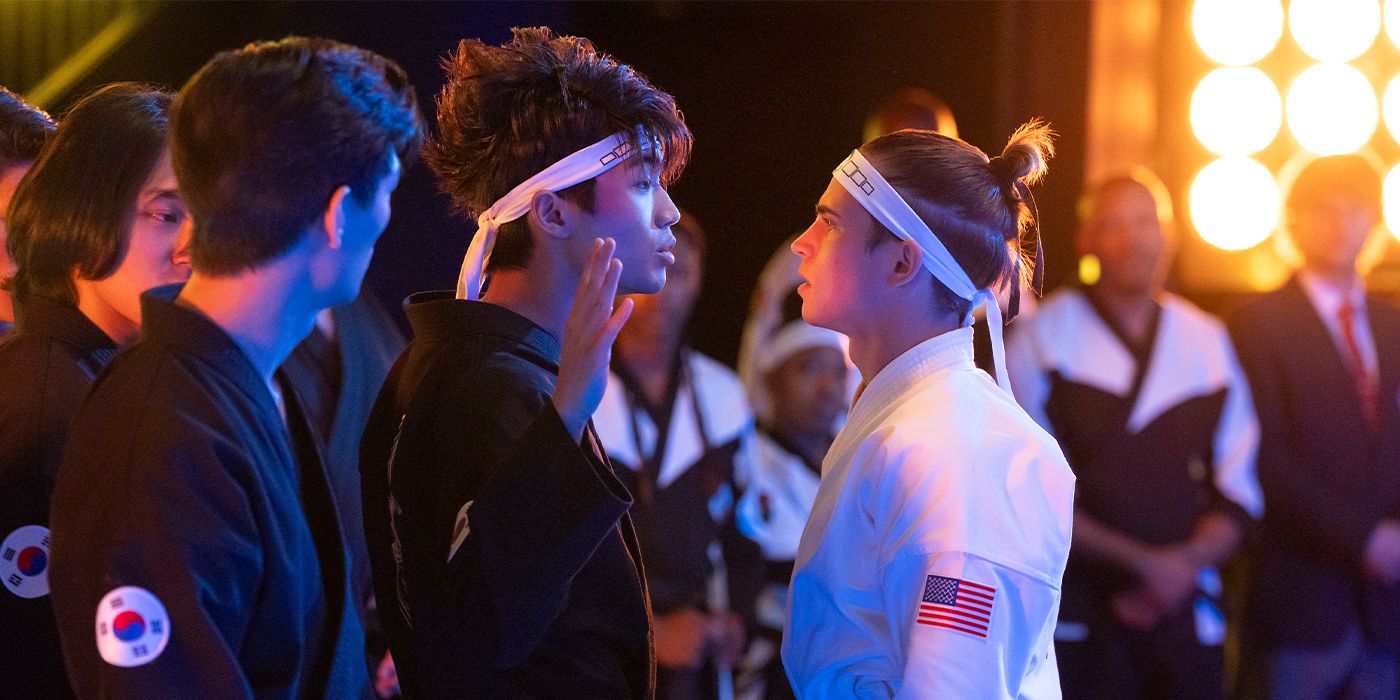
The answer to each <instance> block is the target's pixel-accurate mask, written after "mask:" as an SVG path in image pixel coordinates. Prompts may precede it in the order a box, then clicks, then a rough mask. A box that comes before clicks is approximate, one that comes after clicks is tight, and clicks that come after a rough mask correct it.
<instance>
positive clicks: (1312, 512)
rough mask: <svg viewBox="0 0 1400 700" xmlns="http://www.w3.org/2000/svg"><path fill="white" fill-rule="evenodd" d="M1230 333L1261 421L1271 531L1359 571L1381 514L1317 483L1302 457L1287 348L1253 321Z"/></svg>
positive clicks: (1262, 477)
mask: <svg viewBox="0 0 1400 700" xmlns="http://www.w3.org/2000/svg"><path fill="white" fill-rule="evenodd" d="M1256 311H1257V310H1256ZM1230 332H1231V335H1232V336H1233V338H1234V342H1235V348H1236V351H1237V352H1238V353H1239V358H1240V364H1241V365H1242V366H1243V367H1244V370H1245V374H1246V375H1247V377H1248V378H1249V385H1250V389H1251V391H1252V393H1253V395H1254V409H1255V411H1256V412H1257V413H1258V416H1259V432H1260V440H1259V456H1258V460H1257V462H1256V470H1257V472H1258V476H1259V485H1260V487H1261V488H1262V489H1263V492H1264V512H1265V513H1266V515H1267V517H1268V520H1269V522H1270V523H1271V526H1273V527H1276V528H1277V530H1278V532H1279V533H1280V534H1283V535H1285V536H1287V537H1288V538H1290V539H1291V540H1292V541H1293V542H1294V543H1295V544H1297V545H1298V546H1299V547H1301V548H1303V549H1305V550H1307V551H1310V552H1312V553H1313V554H1314V555H1315V556H1319V557H1321V558H1325V559H1333V560H1339V561H1343V562H1347V563H1350V564H1356V565H1359V563H1360V562H1361V560H1362V558H1363V557H1364V555H1365V550H1366V542H1367V540H1368V539H1369V537H1370V535H1371V531H1372V530H1374V529H1375V526H1376V524H1377V523H1378V522H1379V521H1380V519H1381V517H1382V515H1383V514H1381V513H1369V512H1365V509H1364V507H1363V506H1362V504H1358V503H1356V502H1354V499H1352V498H1348V493H1347V491H1346V489H1338V488H1334V487H1330V486H1329V485H1328V484H1325V483H1319V480H1318V479H1317V478H1316V476H1315V475H1314V473H1313V472H1314V470H1313V469H1310V468H1309V466H1310V465H1308V464H1307V463H1306V462H1305V461H1304V459H1303V456H1302V455H1301V454H1299V450H1298V448H1297V440H1298V428H1297V426H1296V425H1295V422H1296V418H1295V417H1294V416H1293V413H1294V409H1293V407H1292V406H1291V405H1290V404H1291V402H1290V398H1289V392H1288V391H1287V388H1286V381H1287V374H1286V367H1285V363H1284V358H1283V357H1282V356H1281V355H1280V353H1283V352H1289V350H1288V348H1287V346H1286V344H1283V343H1275V342H1273V337H1272V334H1271V333H1270V332H1269V329H1268V328H1265V327H1263V325H1262V324H1260V323H1258V322H1257V320H1256V319H1255V318H1253V317H1252V316H1250V315H1245V314H1241V315H1239V316H1237V317H1236V318H1234V319H1232V321H1231V323H1230Z"/></svg>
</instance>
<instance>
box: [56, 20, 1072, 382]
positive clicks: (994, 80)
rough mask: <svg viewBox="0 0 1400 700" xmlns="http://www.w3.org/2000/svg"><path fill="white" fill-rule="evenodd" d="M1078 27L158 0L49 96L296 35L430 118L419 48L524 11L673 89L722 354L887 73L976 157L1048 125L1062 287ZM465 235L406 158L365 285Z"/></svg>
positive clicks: (162, 77) (405, 284)
mask: <svg viewBox="0 0 1400 700" xmlns="http://www.w3.org/2000/svg"><path fill="white" fill-rule="evenodd" d="M1088 23H1089V5H1088V3H1000V2H938V3H904V2H901V3H873V2H860V3H813V2H802V3H719V2H694V1H680V0H676V1H670V2H640V3H547V4H546V3H458V2H453V3H446V2H432V3H409V2H381V3H368V2H359V3H325V2H317V3H286V2H277V3H253V2H236V3H170V4H167V5H164V6H162V7H161V9H160V10H159V12H158V13H157V15H156V16H155V18H154V19H153V20H152V21H151V22H150V23H149V24H148V25H147V26H146V27H145V28H144V29H143V30H142V31H141V32H140V33H139V34H138V35H137V36H136V37H135V38H133V39H132V40H131V41H129V42H127V43H126V44H125V45H124V46H123V47H122V48H121V49H120V50H119V51H118V52H116V53H115V54H114V55H113V56H112V57H110V58H109V59H108V60H107V61H106V62H104V63H103V64H102V65H101V66H100V67H99V68H98V69H97V70H96V71H94V72H93V73H92V74H91V75H89V76H88V78H87V79H86V80H85V81H84V83H83V84H81V85H79V86H78V87H77V88H75V89H74V90H73V93H72V94H70V95H68V96H66V98H65V100H64V101H63V102H65V103H66V102H70V101H71V100H72V99H74V98H76V97H77V96H78V95H80V94H82V93H83V92H84V91H86V90H88V89H90V88H92V87H95V86H97V85H100V84H103V83H106V82H110V81H115V80H143V81H148V82H153V83H157V84H162V85H166V86H169V87H171V88H178V87H179V86H180V85H181V84H182V83H183V82H184V81H185V80H186V79H187V78H188V77H189V76H190V75H191V74H192V73H193V72H194V71H195V70H196V69H197V68H198V67H199V66H200V65H201V64H202V63H203V62H204V61H205V60H207V59H208V58H209V57H210V56H211V55H212V54H213V53H215V52H217V51H221V50H225V49H230V48H236V47H238V46H241V45H242V44H244V43H247V42H249V41H253V40H257V39H273V38H279V37H282V36H285V35H288V34H308V35H320V36H326V37H331V38H335V39H339V40H342V41H346V42H350V43H353V44H357V45H360V46H364V47H366V48H369V49H372V50H374V51H377V52H379V53H382V54H384V55H386V56H388V57H390V58H393V59H394V60H396V61H398V62H399V63H400V64H401V65H402V66H403V67H404V68H405V69H406V70H407V71H408V73H409V75H410V76H411V77H412V79H413V81H414V83H415V85H416V86H417V88H418V94H419V97H420V100H421V101H422V106H423V109H424V113H425V115H427V117H428V119H429V121H431V120H432V115H433V110H432V101H433V96H434V95H435V94H436V92H437V90H438V89H439V88H440V87H441V84H442V73H441V70H440V69H439V67H438V61H439V60H440V59H441V57H442V56H443V55H445V54H446V53H447V52H449V51H451V50H452V49H453V47H454V46H456V44H457V41H458V40H460V39H462V38H464V37H478V38H481V39H483V40H485V41H488V42H493V43H500V42H503V41H505V40H506V39H507V38H508V37H509V30H510V27H512V26H533V25H548V26H550V27H552V28H554V29H555V30H556V31H558V32H560V33H566V34H578V35H581V36H586V37H589V38H591V39H593V40H594V42H595V43H596V44H597V45H598V47H599V48H600V49H601V50H603V51H605V52H608V53H611V54H613V55H615V56H616V57H617V58H618V59H620V60H621V61H623V62H626V63H629V64H631V65H633V66H636V67H637V68H638V69H639V70H640V71H641V72H643V73H644V74H646V75H647V76H649V77H650V78H651V80H652V81H653V82H654V83H655V84H656V85H658V86H660V87H661V88H663V89H665V90H668V91H670V92H671V93H673V94H674V95H675V96H676V98H677V101H678V102H679V104H680V106H681V109H682V110H683V111H684V112H685V114H686V117H687V121H688V123H689V124H690V127H691V129H692V131H693V132H694V134H695V152H694V156H693V158H692V161H691V165H690V167H689V169H688V170H687V171H686V174H685V176H684V177H683V178H682V179H681V180H680V182H679V183H677V184H676V186H675V187H674V188H673V189H672V195H673V197H674V198H675V200H676V201H677V203H679V204H680V205H681V206H683V207H685V208H686V209H688V210H690V211H691V212H692V213H694V214H695V216H696V218H697V219H698V220H699V221H700V223H701V225H702V226H703V227H704V228H705V229H706V232H707V234H708V236H709V241H710V245H709V251H710V253H709V255H710V259H709V261H708V264H707V267H706V272H705V279H704V291H703V293H702V297H701V300H700V303H699V305H698V307H697V310H696V313H695V317H694V319H693V322H692V326H691V337H692V340H693V344H694V345H695V346H696V347H697V348H698V349H700V350H701V351H703V352H706V353H708V354H711V355H713V356H715V357H716V358H718V359H720V360H722V361H725V362H728V363H731V364H732V363H733V361H734V357H735V355H736V354H737V351H738V344H739V334H740V331H741V328H742V325H743V320H744V316H745V314H746V313H747V307H748V298H749V294H750V292H751V290H752V288H753V285H754V282H755V280H756V278H757V276H758V273H759V271H760V270H761V269H762V267H763V265H764V263H765V262H766V261H767V259H768V257H769V255H771V254H772V252H773V251H774V250H775V249H776V247H777V246H778V245H779V244H780V243H781V242H782V241H783V240H784V239H785V238H787V237H788V236H789V235H791V234H794V233H797V232H799V231H801V230H802V229H803V228H805V227H806V225H807V224H808V223H809V222H810V219H811V216H812V207H813V205H814V204H815V203H816V200H817V197H818V196H819V195H820V194H821V191H822V190H823V189H824V188H825V187H826V183H827V181H828V179H829V177H830V172H831V169H832V168H833V167H834V166H835V165H836V164H837V163H838V162H840V160H841V159H842V158H843V157H844V156H845V155H846V154H847V153H848V152H849V151H850V150H851V149H852V148H855V147H856V146H858V145H860V140H861V130H862V126H863V123H864V121H865V117H866V115H867V114H868V113H869V112H870V111H871V110H872V109H873V108H874V107H876V106H877V105H878V104H879V103H880V102H881V101H882V100H884V99H885V98H886V97H888V96H889V95H890V94H891V93H893V92H895V91H896V90H898V89H899V88H903V87H909V86H914V87H923V88H927V89H929V90H932V91H933V92H934V93H936V94H937V95H939V96H940V97H942V98H943V99H944V101H946V102H947V103H948V105H949V106H950V107H951V108H952V110H953V113H954V115H955V116H956V118H957V122H958V128H959V131H960V135H961V137H962V138H963V139H965V140H967V141H968V142H970V143H972V144H973V145H976V146H978V147H979V148H981V149H983V150H984V151H988V152H989V153H991V154H993V155H995V154H996V153H998V152H1000V150H1001V148H1002V146H1003V145H1004V144H1005V141H1006V138H1007V137H1008V136H1009V135H1010V133H1011V132H1012V131H1013V130H1014V129H1015V128H1016V127H1017V126H1018V125H1019V124H1021V123H1022V122H1024V121H1026V120H1027V119H1029V118H1030V117H1033V116H1041V117H1044V118H1046V119H1047V120H1049V121H1050V122H1051V124H1052V126H1053V127H1054V128H1055V130H1056V131H1057V132H1059V134H1060V138H1059V140H1058V144H1057V145H1058V150H1059V155H1058V157H1057V158H1056V159H1055V160H1054V161H1052V163H1051V168H1050V177H1049V179H1048V181H1047V183H1046V184H1045V185H1043V186H1041V187H1040V188H1039V189H1038V191H1037V199H1038V201H1039V203H1040V210H1041V215H1042V220H1043V222H1044V227H1043V230H1044V235H1045V246H1046V257H1047V263H1048V269H1047V278H1046V279H1047V287H1053V286H1057V285H1059V284H1063V283H1066V282H1069V281H1070V280H1071V279H1072V278H1073V275H1074V254H1073V251H1072V250H1071V236H1072V232H1073V229H1074V198H1075V196H1076V195H1077V193H1078V191H1079V189H1080V186H1081V181H1082V177H1083V161H1084V144H1083V134H1084V121H1085V97H1086V86H1085V82H1086V78H1087V74H1088V39H1087V32H1088ZM59 111H60V112H61V109H60V110H59ZM472 230H473V224H472V223H471V222H468V221H465V220H463V219H461V218H456V217H454V216H452V215H451V214H450V212H449V211H448V207H447V201H446V199H445V198H444V197H443V196H442V195H440V194H439V193H438V192H437V189H436V186H435V185H434V183H433V180H432V176H431V174H430V173H429V172H428V170H427V168H426V167H424V166H423V165H422V164H421V163H420V164H419V165H417V166H415V167H414V168H413V169H412V170H410V171H409V172H407V173H405V177H404V178H403V182H402V184H401V185H400V187H399V190H398V192H397V193H396V194H395V197H394V215H393V220H392V221H391V223H390V225H389V229H388V231H386V232H385V234H384V237H383V238H382V239H381V241H380V243H379V247H378V252H377V254H376V257H375V261H374V264H373V265H372V266H371V268H370V272H369V277H368V279H367V281H366V284H367V285H369V287H370V289H371V290H372V291H373V292H374V293H376V294H378V295H379V296H380V297H381V298H382V299H384V300H385V301H387V302H391V303H392V302H396V301H397V300H399V299H402V298H403V297H404V296H405V295H407V294H408V293H410V292H414V291H419V290H424V289H438V288H448V287H451V286H452V285H453V284H454V281H455V276H456V272H457V268H458V265H459V263H460V261H461V257H462V254H463V253H464V252H465V251H466V248H467V244H468V242H469V240H470V236H471V232H472Z"/></svg>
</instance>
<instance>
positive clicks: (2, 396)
mask: <svg viewBox="0 0 1400 700" xmlns="http://www.w3.org/2000/svg"><path fill="white" fill-rule="evenodd" d="M21 313H22V318H21V326H20V328H21V332H20V333H19V334H17V335H16V336H14V338H13V339H12V340H11V341H10V342H7V343H5V344H4V345H0V387H4V389H3V390H0V540H3V541H6V542H8V543H9V544H8V546H6V545H0V578H4V579H5V582H4V583H5V589H4V590H0V620H4V621H5V622H4V625H3V627H0V659H3V663H4V665H5V667H6V668H8V669H10V670H11V672H10V673H7V674H5V677H6V681H5V693H4V694H5V695H6V696H8V697H35V698H62V697H71V696H72V694H73V693H72V690H71V689H70V688H69V686H68V678H67V676H66V675H65V674H64V670H63V656H62V654H61V653H60V650H59V642H58V627H57V624H56V623H55V622H54V618H53V606H52V605H51V604H50V602H49V597H48V583H47V581H46V578H47V576H46V575H47V573H48V560H49V556H48V551H47V547H46V546H45V545H44V544H43V539H42V537H43V534H42V533H43V531H42V530H37V529H33V528H44V529H47V528H48V526H49V498H50V496H51V495H52V494H53V480H54V474H55V473H56V472H57V471H58V463H59V459H60V458H61V457H62V455H63V445H64V443H65V441H66V440H67V437H68V424H69V422H70V421H71V420H72V419H73V414H75V413H77V412H78V406H79V404H80V403H81V402H82V399H83V396H85V395H86V394H87V390H88V387H90V386H91V385H92V381H93V379H94V378H95V377H96V376H97V374H98V373H99V372H101V371H102V368H103V367H105V366H106V365H107V363H108V362H110V361H111V360H112V358H113V357H116V354H117V346H116V344H115V343H113V342H112V339H111V338H108V337H107V335H106V334H105V333H103V332H102V330H101V329H99V328H98V327H97V326H95V325H93V323H92V321H89V320H88V319H87V317H86V316H84V315H83V314H82V312H80V311H78V309H76V308H74V307H73V306H72V305H71V304H67V303H64V302H61V301H58V300H55V299H49V298H47V297H41V296H32V297H30V298H29V300H28V303H27V304H25V306H24V308H23V309H21ZM21 528H30V530H29V531H28V532H33V533H34V536H31V537H27V538H26V537H23V535H24V534H25V533H24V532H19V531H20V529H21ZM17 532H19V534H18V535H17V536H16V537H14V538H11V537H10V536H11V534H12V533H17ZM21 539H23V540H24V541H23V542H21V541H20V540H21Z"/></svg>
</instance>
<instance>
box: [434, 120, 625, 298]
mask: <svg viewBox="0 0 1400 700" xmlns="http://www.w3.org/2000/svg"><path fill="white" fill-rule="evenodd" d="M634 150H635V149H634V148H633V146H632V141H631V140H630V139H628V136H627V134H626V133H625V132H618V133H616V134H613V135H611V136H609V137H607V138H605V139H603V140H602V141H599V142H598V143H595V144H593V145H592V146H587V147H584V148H581V149H579V150H577V151H574V152H573V153H570V154H569V155H567V156H564V157H563V158H562V159H560V160H559V161H558V162H556V163H555V164H553V165H551V166H549V167H548V168H545V169H544V170H541V171H540V172H538V173H536V174H535V175H534V176H533V177H531V178H530V179H528V180H526V181H524V182H522V183H520V184H518V185H516V186H515V187H514V188H513V189H511V191H509V192H507V193H506V195H505V196H504V197H501V198H500V199H498V200H496V203H495V204H492V205H491V208H489V209H487V210H486V211H484V212H481V216H478V217H477V218H476V235H475V236H474V237H473V238H472V243H471V245H470V246H468V247H467V257H466V259H465V260H463V261H462V272H461V274H460V275H459V276H458V278H457V298H458V299H472V300H476V299H478V298H480V296H481V281H482V276H483V272H484V271H485V269H486V261H487V260H489V259H490V258H491V248H492V247H493V246H495V245H496V231H498V230H500V228H501V224H504V223H507V222H510V221H515V220H516V219H519V218H520V217H522V216H524V215H525V212H528V211H530V201H531V200H532V199H534V196H535V194H536V193H537V192H540V191H546V192H558V191H559V190H562V189H566V188H569V187H573V186H574V185H577V184H579V183H580V182H584V181H586V180H591V179H593V178H595V177H598V176H599V175H602V174H603V173H605V172H607V171H609V170H612V169H613V167H614V166H616V165H617V164H618V163H621V162H622V161H624V160H627V158H628V157H630V156H631V155H632V154H633V152H634Z"/></svg>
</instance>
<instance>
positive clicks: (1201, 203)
mask: <svg viewBox="0 0 1400 700" xmlns="http://www.w3.org/2000/svg"><path fill="white" fill-rule="evenodd" d="M1189 197H1190V200H1189V201H1190V203H1191V223H1192V225H1194V226H1195V227H1196V232H1197V233H1199V234H1201V238H1203V239H1205V241H1206V242H1207V243H1209V244H1211V245H1213V246H1215V247H1217V248H1222V249H1224V250H1244V249H1246V248H1253V247H1254V246H1256V245H1259V244H1260V243H1262V242H1263V241H1264V239H1266V238H1268V237H1269V234H1271V233H1273V232H1274V227H1276V226H1278V216H1279V194H1278V185H1277V184H1275V183H1274V177H1273V175H1271V174H1270V173H1269V169H1268V168H1266V167H1264V166H1262V165H1260V164H1259V162H1258V161H1256V160H1254V159H1252V158H1244V157H1240V156H1226V157H1225V158H1221V159H1219V160H1217V161H1215V162H1213V163H1211V164H1209V165H1207V166H1206V167H1204V168H1201V172H1199V173H1196V179H1195V180H1192V181H1191V193H1190V195H1189Z"/></svg>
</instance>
